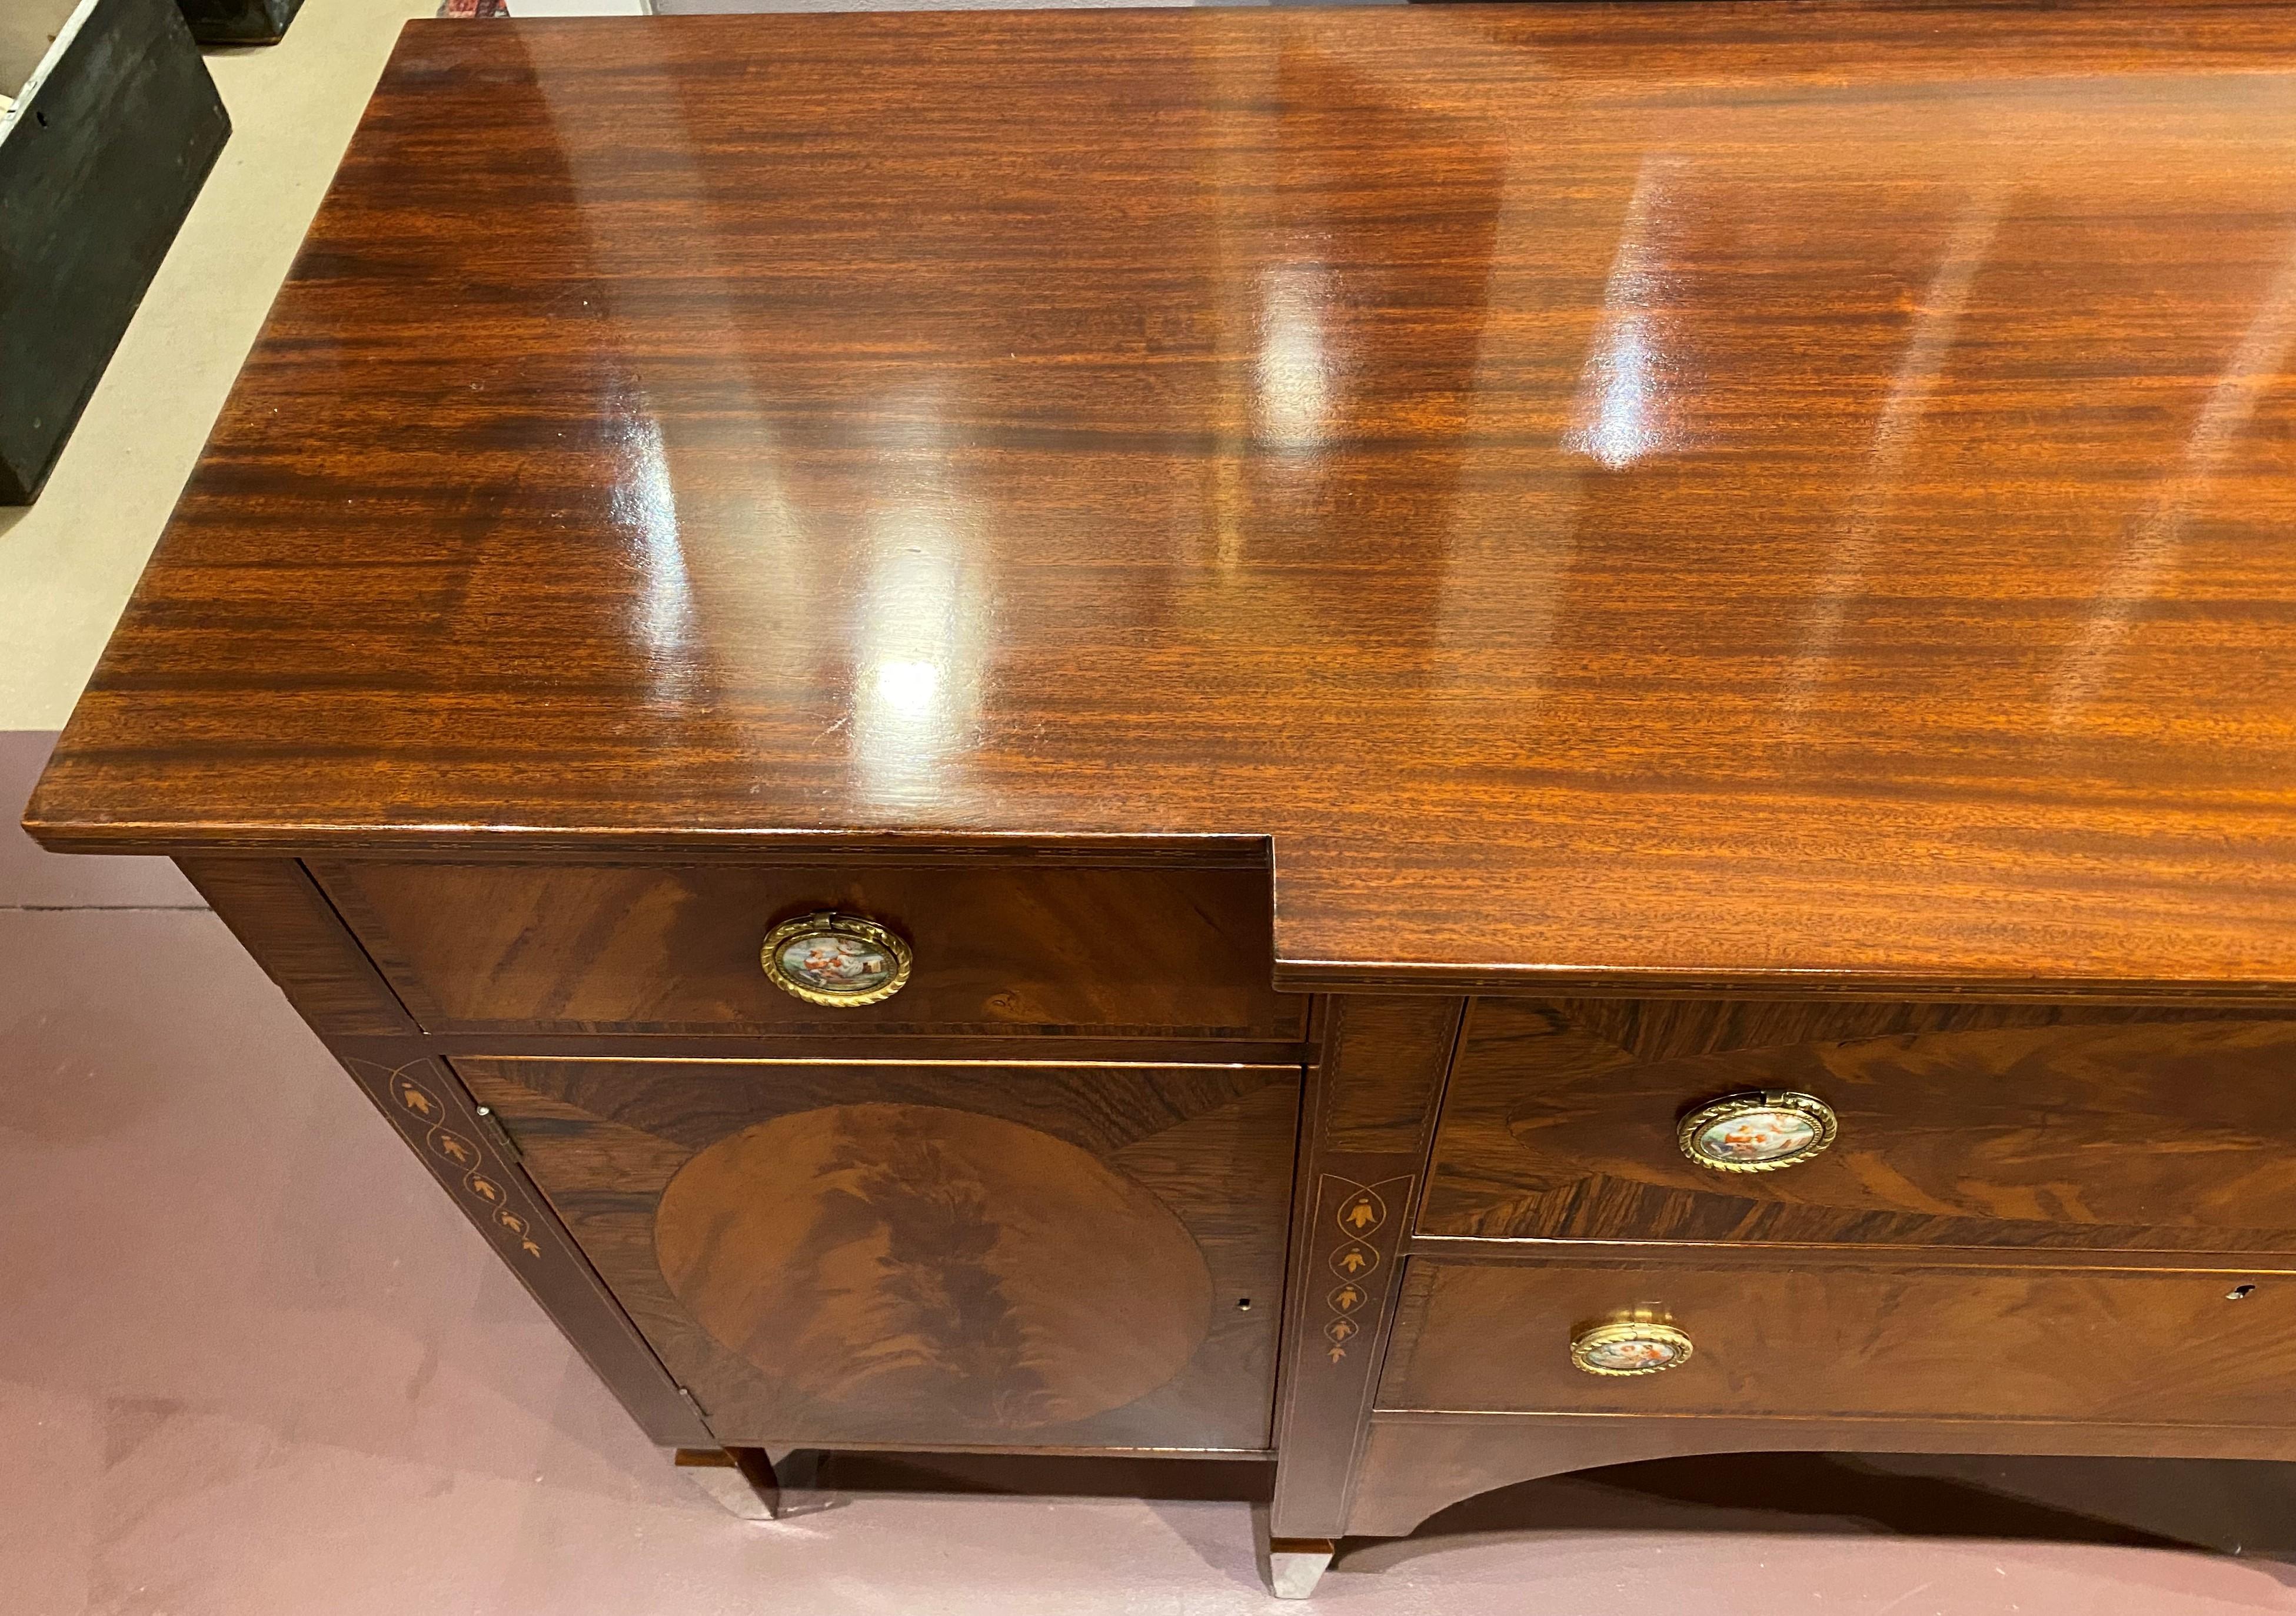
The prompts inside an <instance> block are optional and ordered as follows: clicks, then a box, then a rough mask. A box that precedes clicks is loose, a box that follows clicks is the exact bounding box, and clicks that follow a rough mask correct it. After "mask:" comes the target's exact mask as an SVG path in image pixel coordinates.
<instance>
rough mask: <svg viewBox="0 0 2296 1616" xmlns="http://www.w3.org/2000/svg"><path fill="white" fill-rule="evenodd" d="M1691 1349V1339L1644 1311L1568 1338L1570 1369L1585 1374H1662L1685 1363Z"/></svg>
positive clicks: (1586, 1329)
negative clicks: (1575, 1369) (1572, 1368)
mask: <svg viewBox="0 0 2296 1616" xmlns="http://www.w3.org/2000/svg"><path fill="white" fill-rule="evenodd" d="M1690 1350H1691V1348H1690V1337H1688V1336H1687V1335H1685V1334H1684V1333H1682V1332H1681V1331H1679V1330H1677V1329H1676V1328H1675V1327H1674V1326H1673V1325H1669V1324H1668V1323H1666V1322H1665V1321H1664V1319H1663V1318H1662V1317H1661V1316H1660V1315H1659V1314H1658V1313H1657V1312H1656V1311H1655V1310H1653V1309H1651V1308H1634V1309H1633V1310H1632V1311H1630V1312H1629V1313H1628V1314H1627V1315H1626V1316H1625V1317H1618V1318H1613V1319H1611V1320H1610V1321H1609V1322H1607V1323H1604V1324H1599V1325H1587V1326H1586V1327H1585V1328H1583V1329H1581V1330H1580V1331H1579V1333H1577V1334H1576V1335H1574V1336H1572V1337H1571V1338H1570V1363H1571V1366H1572V1367H1574V1368H1577V1369H1580V1370H1583V1371H1585V1372H1586V1373H1587V1374H1607V1375H1625V1374H1664V1373H1665V1372H1666V1371H1667V1370H1669V1369H1679V1368H1680V1367H1682V1366H1683V1365H1685V1364H1686V1363H1688V1362H1689V1361H1690Z"/></svg>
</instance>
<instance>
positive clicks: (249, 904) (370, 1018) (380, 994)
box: [176, 858, 414, 1036]
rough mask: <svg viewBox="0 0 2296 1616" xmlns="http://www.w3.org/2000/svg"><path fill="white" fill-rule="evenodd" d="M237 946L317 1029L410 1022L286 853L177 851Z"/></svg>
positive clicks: (372, 1030)
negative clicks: (191, 854) (188, 854)
mask: <svg viewBox="0 0 2296 1616" xmlns="http://www.w3.org/2000/svg"><path fill="white" fill-rule="evenodd" d="M176 866H177V867H178V868H180V869H181V870H182V871H183V872H184V877H185V879H187V880H188V881H190V882H191V883H192V885H193V886H194V887H196V888H198V889H199V893H200V896H201V897H202V898H206V899H207V900H208V903H209V906H212V907H213V908H214V910H215V912H216V915H217V917H218V918H220V919H221V920H222V922H223V923H224V924H225V925H226V926H228V927H230V928H231V934H232V935H233V936H234V937H236V938H237V939H239V940H240V945H241V946H242V947H244V948H245V949H246V950H247V951H248V952H249V953H250V954H251V955H253V956H255V962H256V964H259V965H261V966H262V967H263V969H264V972H265V973H266V975H268V976H269V977H270V978H271V980H273V981H275V982H276V983H278V984H279V990H280V991H281V992H283V993H284V994H285V995H286V996H287V1002H288V1003H289V1004H291V1005H294V1006H295V1009H296V1011H297V1013H299V1014H300V1015H301V1016H302V1018H303V1019H304V1020H305V1021H308V1022H309V1023H310V1024H311V1025H312V1027H313V1028H315V1029H316V1030H318V1031H319V1032H321V1033H323V1034H335V1033H340V1034H349V1035H354V1036H357V1035H384V1036H388V1035H390V1034H396V1033H408V1032H412V1031H414V1021H413V1020H412V1018H410V1017H409V1016H408V1015H407V1013H406V1008H405V1006H403V1005H400V1004H399V1002H398V996H397V995H395V994H393V993H392V992H391V990H390V988H389V987H388V986H387V985H386V984H385V983H384V981H383V980H382V978H381V975H379V974H378V973H377V972H376V971H375V968H374V966H373V964H372V963H371V962H369V960H368V959H367V957H366V956H365V953H363V952H362V951H361V950H360V948H359V946H358V944H357V942H356V941H355V940H353V939H352V937H351V934H350V932H349V931H347V930H346V929H345V928H344V926H343V923H342V922H341V920H340V918H338V917H337V915H335V912H334V908H333V906H332V905H331V904H329V903H328V902H327V899H326V896H325V894H324V893H322V892H321V891H320V890H319V889H318V887H317V885H316V883H314V882H313V881H312V880H311V877H310V875H309V874H308V873H307V872H306V871H305V870H304V868H303V866H302V865H300V864H299V863H298V862H297V861H295V860H294V859H291V858H179V859H177V860H176Z"/></svg>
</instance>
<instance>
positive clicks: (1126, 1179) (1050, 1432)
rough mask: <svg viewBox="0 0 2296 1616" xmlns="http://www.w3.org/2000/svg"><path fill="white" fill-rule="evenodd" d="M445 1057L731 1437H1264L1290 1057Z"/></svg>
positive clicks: (1295, 1078) (1296, 1080)
mask: <svg viewBox="0 0 2296 1616" xmlns="http://www.w3.org/2000/svg"><path fill="white" fill-rule="evenodd" d="M454 1065H455V1070H456V1072H457V1073H458V1074H459V1075H460V1076H461V1077H462V1079H463V1082H464V1083H465V1084H466V1085H467V1086H468V1087H469V1088H470V1090H471V1094H472V1095H475V1096H476V1097H477V1098H478V1099H479V1100H480V1102H481V1103H484V1104H486V1105H488V1106H489V1107H491V1108H492V1109H493V1111H494V1112H495V1114H496V1118H497V1119H498V1120H500V1121H501V1122H502V1124H503V1125H504V1128H505V1130H506V1131H507V1133H508V1135H509V1137H510V1139H511V1141H512V1144H513V1146H514V1147H515V1148H516V1149H517V1150H518V1151H519V1152H520V1153H521V1158H522V1161H523V1165H524V1167H525V1169H526V1171H527V1173H528V1175H529V1177H531V1178H532V1179H533V1180H534V1182H535V1184H536V1185H537V1187H538V1188H539V1189H540V1190H541V1191H542V1193H543V1194H544V1195H545V1196H546V1197H547V1198H548V1200H549V1202H550V1203H551V1206H552V1207H553V1210H555V1211H556V1212H557V1213H558V1215H559V1217H560V1218H562V1219H563V1220H564V1222H565V1225H566V1227H567V1229H568V1231H569V1232H570V1234H571V1235H573V1236H574V1239H575V1241H576V1242H577V1243H578V1244H579V1245H580V1246H581V1248H582V1250H583V1252H584V1253H585V1255H586V1256H587V1257H588V1258H589V1259H590V1262H591V1264H592V1266H593V1267H595V1268H596V1269H597V1271H598V1274H599V1276H600V1277H601V1278H602V1279H603V1280H604V1281H605V1283H606V1285H607V1287H608V1288H609V1289H610V1290H611V1291H612V1292H613V1293H614V1295H615V1297H616V1299H617V1300H619V1301H620V1302H621V1304H622V1306H623V1307H624V1308H626V1309H627V1311H628V1313H629V1316H630V1317H631V1319H632V1321H633V1322H634V1323H635V1324H636V1325H637V1326H638V1328H639V1329H640V1330H641V1331H642V1332H644V1334H645V1336H646V1339H647V1341H649V1342H650V1343H652V1347H653V1349H654V1351H655V1352H656V1353H657V1354H658V1355H659V1356H660V1358H661V1361H662V1362H663V1364H665V1365H666V1366H668V1369H669V1371H670V1373H671V1374H673V1375H675V1376H676V1379H677V1381H678V1383H679V1384H680V1385H682V1386H684V1387H685V1388H686V1389H688V1390H690V1391H691V1392H692V1393H693V1395H694V1397H695V1398H696V1399H698V1400H699V1401H700V1403H701V1407H702V1409H703V1412H704V1415H705V1417H706V1418H707V1419H708V1421H709V1426H710V1429H711V1430H712V1431H715V1432H716V1433H717V1436H718V1437H719V1438H720V1439H722V1440H726V1441H728V1442H734V1443H747V1444H753V1445H756V1446H760V1447H766V1446H791V1447H812V1446H835V1445H839V1444H853V1443H862V1444H881V1443H890V1444H896V1445H903V1446H910V1447H922V1448H932V1447H952V1446H953V1447H988V1448H1077V1447H1081V1448H1214V1449H1236V1450H1247V1451H1256V1450H1260V1449H1264V1448H1267V1443H1268V1422H1269V1419H1270V1415H1271V1408H1272V1403H1273V1399H1274V1396H1275V1332H1276V1326H1277V1324H1278V1321H1279V1319H1280V1317H1281V1314H1282V1311H1283V1254H1284V1247H1285V1234H1286V1218H1288V1216H1289V1212H1290V1208H1291V1201H1292V1151H1293V1147H1294V1141H1295V1130H1296V1128H1297V1124H1298V1119H1299V1102H1300V1070H1299V1069H1298V1068H1297V1067H1280V1066H1193V1067H1187V1066H1178V1067H1141V1066H1087V1065H1077V1066H1038V1065H1023V1066H1004V1065H996V1064H992V1063H988V1062H947V1063H939V1064H915V1065H883V1066H877V1065H863V1064H847V1063H845V1062H803V1061H791V1062H734V1061H585V1060H554V1059H473V1058H468V1057H465V1058H462V1059H458V1060H456V1061H455V1062H454Z"/></svg>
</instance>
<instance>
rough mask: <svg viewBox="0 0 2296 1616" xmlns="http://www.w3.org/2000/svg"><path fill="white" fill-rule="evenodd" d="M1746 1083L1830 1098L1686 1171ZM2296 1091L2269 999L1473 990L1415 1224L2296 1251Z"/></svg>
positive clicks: (1459, 1229) (2288, 1046)
mask: <svg viewBox="0 0 2296 1616" xmlns="http://www.w3.org/2000/svg"><path fill="white" fill-rule="evenodd" d="M1750 1091H1751V1092H1752V1093H1755V1094H1769V1095H1804V1096H1807V1097H1808V1099H1809V1100H1810V1101H1814V1102H1815V1103H1816V1105H1815V1106H1814V1107H1812V1108H1811V1109H1810V1110H1809V1111H1808V1112H1807V1113H1805V1118H1797V1117H1796V1116H1795V1115H1794V1114H1792V1111H1791V1110H1790V1109H1789V1110H1787V1111H1785V1112H1784V1113H1783V1114H1781V1115H1779V1116H1774V1117H1772V1118H1770V1119H1768V1120H1769V1121H1770V1122H1771V1123H1772V1124H1774V1126H1772V1127H1771V1128H1769V1129H1768V1130H1767V1133H1765V1131H1764V1130H1763V1129H1762V1128H1761V1127H1760V1126H1759V1123H1760V1122H1761V1121H1762V1119H1760V1118H1759V1117H1756V1118H1753V1119H1750V1120H1751V1122H1752V1123H1753V1124H1754V1125H1753V1126H1747V1122H1748V1121H1749V1120H1746V1119H1742V1120H1740V1121H1737V1122H1729V1121H1725V1123H1724V1124H1723V1126H1722V1127H1721V1128H1718V1129H1717V1130H1716V1131H1714V1132H1711V1133H1709V1134H1708V1135H1707V1136H1706V1137H1707V1144H1708V1148H1709V1149H1710V1150H1717V1151H1718V1152H1719V1153H1721V1154H1723V1155H1725V1156H1726V1157H1729V1158H1730V1159H1731V1165H1730V1166H1729V1167H1718V1166H1715V1165H1707V1164H1702V1162H1700V1161H1694V1160H1693V1159H1692V1157H1691V1155H1690V1154H1689V1153H1687V1152H1686V1151H1685V1145H1684V1143H1683V1129H1684V1125H1685V1122H1687V1121H1688V1120H1690V1119H1692V1118H1693V1117H1694V1116H1697V1115H1699V1114H1701V1113H1704V1114H1706V1115H1709V1116H1712V1115H1714V1112H1711V1111H1710V1110H1709V1109H1708V1108H1710V1107H1712V1106H1714V1105H1715V1103H1717V1102H1721V1101H1725V1100H1726V1099H1728V1098H1729V1097H1731V1096H1734V1095H1745V1094H1747V1093H1749V1092H1750ZM2292 1091H2296V1019H2290V1018H2289V1017H2288V1016H2287V1015H2285V1014H2276V1013H2274V1012H2271V1011H2265V1010H2255V1011H2245V1010H2243V1011H2225V1012H2198V1011H2178V1010H2160V1009H2155V1010H2136V1009H2130V1008H2115V1007H2112V1006H2071V1005H2068V1006H2051V1005H1968V1004H1943V1005H1937V1004H1931V1005H1923V1004H1895V1005H1891V1004H1842V1003H1838V1002H1837V1003H1812V1002H1802V1003H1792V1002H1784V1003H1751V1002H1737V1003H1732V1002H1729V1001H1718V1000H1708V1001H1673V1002H1668V1001H1659V1000H1643V1001H1636V1000H1624V999H1621V1000H1599V999H1581V1000H1553V1001H1532V1000H1494V999H1483V1000H1480V1001H1478V1002H1477V1003H1476V1004H1475V1005H1474V1006H1473V1008H1472V1011H1471V1013H1470V1017H1469V1021H1468V1025H1467V1030H1466V1033H1465V1036H1464V1038H1463V1039H1462V1040H1461V1044H1460V1048H1459V1054H1458V1060H1457V1063H1456V1067H1455V1068H1454V1070H1453V1072H1452V1075H1451V1082H1450V1086H1449V1088H1448V1090H1447V1094H1446V1095H1445V1100H1444V1107H1443V1117H1442V1122H1441V1126H1440V1128H1439V1132H1438V1135H1437V1139H1436V1149H1435V1161H1434V1166H1433V1169H1432V1171H1431V1176H1430V1180H1429V1185H1428V1192H1427V1195H1426V1199H1425V1202H1424V1204H1423V1209H1422V1212H1421V1217H1420V1222H1419V1225H1418V1232H1419V1233H1420V1234H1422V1235H1467V1236H1473V1237H1479V1238H1482V1239H1486V1240H1494V1239H1496V1240H1509V1239H1529V1240H1630V1241H1693V1242H1702V1243H1706V1242H1719V1243H1736V1242H1763V1243H1800V1244H1824V1245H1855V1246H1867V1247H1874V1246H1891V1245H1901V1246H1906V1245H1909V1246H1979V1247H1982V1246H2021V1247H2033V1248H2042V1249H2059V1250H2092V1251H2285V1250H2288V1249H2291V1244H2292V1242H2296V1104H2292V1103H2291V1095H2292ZM1787 1104H1788V1106H1789V1107H1791V1106H1792V1102H1788V1103H1787ZM1739 1106H1740V1107H1741V1109H1742V1110H1747V1111H1751V1110H1755V1109H1757V1108H1756V1107H1754V1106H1751V1105H1745V1104H1744V1103H1743V1102H1742V1103H1739ZM1829 1127H1830V1128H1832V1129H1833V1137H1832V1139H1831V1141H1830V1142H1829V1143H1826V1144H1824V1146H1823V1147H1822V1148H1819V1149H1816V1150H1815V1151H1811V1150H1810V1149H1809V1147H1810V1146H1811V1145H1813V1144H1816V1143H1817V1139H1818V1136H1819V1134H1821V1133H1822V1132H1823V1131H1824V1130H1825V1128H1829ZM1696 1143H1697V1141H1696V1140H1695V1139H1694V1138H1693V1144H1696ZM1765 1151H1775V1152H1776V1153H1777V1154H1775V1155H1773V1156H1770V1157H1769V1158H1768V1161H1769V1165H1767V1167H1763V1168H1761V1170H1751V1171H1749V1170H1743V1169H1744V1168H1745V1167H1746V1166H1747V1165H1749V1164H1750V1162H1751V1163H1752V1164H1756V1165H1759V1164H1760V1163H1762V1162H1763V1161H1764V1153H1765ZM1741 1152H1743V1154H1738V1153H1741ZM1797 1153H1799V1155H1798V1156H1797ZM1781 1162H1783V1164H1780V1163H1781Z"/></svg>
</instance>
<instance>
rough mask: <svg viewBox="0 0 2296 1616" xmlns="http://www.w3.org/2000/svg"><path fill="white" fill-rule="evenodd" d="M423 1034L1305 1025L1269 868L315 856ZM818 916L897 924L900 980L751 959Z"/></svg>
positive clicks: (1224, 1031)
mask: <svg viewBox="0 0 2296 1616" xmlns="http://www.w3.org/2000/svg"><path fill="white" fill-rule="evenodd" d="M313 869H314V871H315V873H316V875H317V877H318V879H319V881H320V882H321V883H322V884H323V885H324V887H325V889H326V891H327V894H328V896H329V897H330V898H332V900H333V901H334V904H335V906H336V907H337V908H339V909H340V911H341V912H342V914H343V915H344V916H345V918H346V919H347V920H348V922H349V923H350V925H351V928H352V930H353V931H356V932H357V934H358V936H359V939H360V940H361V941H362V942H363V943H364V944H365V947H366V949H367V951H368V953H370V954H371V955H373V956H374V958H375V960H376V962H377V963H378V964H380V965H381V968H382V971H383V972H384V973H385V974H386V975H387V976H388V977H389V979H390V981H391V983H392V985H393V987H394V988H397V990H398V994H399V996H400V997H402V998H403V999H405V1001H406V1004H407V1005H408V1006H409V1007H410V1008H412V1009H413V1010H414V1013H415V1014H416V1016H417V1017H418V1018H419V1019H420V1020H421V1021H422V1025H423V1027H424V1029H426V1030H429V1031H434V1032H439V1031H445V1032H456V1031H463V1032H467V1031H487V1032H537V1033H582V1032H594V1031H637V1032H656V1033H660V1032H689V1033H696V1032H698V1033H726V1032H734V1031H767V1032H775V1033H788V1034H801V1033H816V1034H831V1035H835V1036H840V1037H857V1036H867V1035H870V1034H894V1033H924V1034H932V1033H955V1032H973V1033H982V1034H992V1033H1005V1034H1025V1033H1030V1032H1040V1033H1071V1034H1073V1033H1087V1034H1097V1035H1100V1036H1103V1037H1105V1036H1132V1037H1143V1036H1147V1037H1182V1038H1269V1039H1278V1038H1300V1037H1301V1036H1302V1035H1303V1034H1304V1033H1305V1031H1306V1029H1307V1005H1308V1001H1307V1000H1306V999H1305V998H1303V997H1299V996H1297V995H1292V994H1278V993H1275V992H1273V991H1271V990H1270V989H1269V988H1268V985H1267V960H1268V947H1269V944H1268V935H1267V914H1268V898H1267V872H1266V871H1265V870H1186V869H1125V870H1094V869H1076V868H1069V867H1058V868H1048V869H1031V870H1021V869H998V868H989V869H966V868H955V869H946V868H943V869H931V868H914V867H907V866H899V865H896V866H894V867H891V868H887V869H861V868H855V867H850V866H839V865H830V866H805V865H797V866H781V867H769V868H750V867H746V866H735V865H722V864H721V865H621V866H605V867H598V866H564V865H559V866H536V865H522V864H467V865H447V864H427V863H403V862H402V863H392V862H385V861H381V860H366V861H322V860H314V861H313ZM822 910H835V911H838V912H840V913H843V914H848V915H858V916H860V917H862V918H864V919H868V920H873V921H875V922H878V923H881V924H882V925H885V926H888V927H890V928H891V930H892V931H895V932H896V933H898V935H899V936H900V937H901V938H902V939H903V940H904V941H906V942H907V943H908V944H909V945H910V947H912V948H913V949H914V952H915V964H914V969H913V970H912V972H911V973H910V976H909V980H908V983H907V985H906V986H905V987H904V988H902V989H901V990H900V991H899V992H898V993H897V994H895V995H894V996H893V997H891V998H890V999H887V1000H884V1001H883V1002H882V1003H880V1004H876V1005H857V1006H851V1007H839V1008H834V1009H824V1008H822V1007H821V1006H819V1005H811V1004H808V1003H807V1002H805V1001H804V1000H801V999H799V998H795V997H791V995H789V994H787V993H784V992H783V991H782V990H781V989H780V988H777V987H775V985H774V984H773V983H772V982H771V981H770V980H767V976H766V974H765V972H764V971H763V969H761V967H760V965H759V963H758V949H759V945H760V944H761V943H762V942H763V941H764V939H765V935H766V933H767V931H769V930H770V929H772V927H774V926H775V925H776V924H778V923H780V922H782V921H783V920H787V919H790V918H792V917H793V916H797V915H808V914H813V913H816V912H818V911H822Z"/></svg>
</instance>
